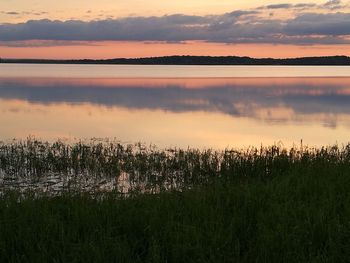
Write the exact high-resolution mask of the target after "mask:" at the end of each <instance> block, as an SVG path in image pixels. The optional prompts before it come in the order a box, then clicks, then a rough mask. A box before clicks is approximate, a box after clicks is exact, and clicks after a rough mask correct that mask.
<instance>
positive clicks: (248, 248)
mask: <svg viewBox="0 0 350 263" xmlns="http://www.w3.org/2000/svg"><path fill="white" fill-rule="evenodd" d="M334 149H335V148H333V153H332V154H331V153H330V152H332V151H327V154H326V151H325V150H324V151H323V154H320V152H322V151H321V150H320V151H319V152H318V154H316V152H314V153H315V155H311V154H310V153H307V154H305V152H304V153H303V154H302V155H300V156H299V157H298V158H296V157H295V158H292V159H291V157H290V154H288V155H286V156H285V157H283V158H282V157H281V156H280V157H278V158H277V157H275V158H274V159H273V160H274V161H271V162H270V163H268V162H267V159H265V158H262V157H261V158H257V157H256V158H255V159H251V161H250V162H248V161H247V162H246V163H245V164H244V165H245V166H238V164H237V166H235V169H233V168H232V167H231V168H232V169H231V170H230V169H225V170H221V172H222V174H221V176H216V177H206V178H209V179H208V180H205V181H201V182H200V183H198V184H192V187H191V188H192V189H187V190H186V189H182V191H166V192H161V193H159V194H134V195H131V196H129V197H123V196H121V195H120V194H119V193H118V192H111V193H103V194H102V193H101V194H98V193H94V194H87V193H83V192H82V193H80V194H68V193H63V194H62V195H60V196H54V197H52V196H44V195H43V196H40V197H37V196H36V195H34V194H31V193H27V194H25V195H23V194H19V193H18V192H6V193H3V195H2V196H1V198H0V262H350V242H349V240H350V164H349V161H348V159H346V158H345V157H346V150H345V149H343V150H342V151H339V150H334ZM340 152H341V153H342V154H340ZM335 153H336V154H335ZM249 156H251V158H253V157H252V156H253V155H249ZM264 156H265V155H264ZM317 156H318V157H317ZM332 156H333V157H332ZM246 157H247V156H246ZM265 157H266V156H265ZM287 157H288V158H287ZM248 159H249V158H248V157H247V158H246V160H248ZM262 160H264V162H262ZM240 162H242V160H241V161H240ZM260 162H262V163H264V164H265V166H263V167H265V169H264V170H263V171H260V172H259V171H258V170H257V167H262V164H261V163H260ZM241 164H242V163H241ZM247 164H249V165H247ZM242 165H243V164H242ZM242 167H243V168H242ZM241 168H242V169H241Z"/></svg>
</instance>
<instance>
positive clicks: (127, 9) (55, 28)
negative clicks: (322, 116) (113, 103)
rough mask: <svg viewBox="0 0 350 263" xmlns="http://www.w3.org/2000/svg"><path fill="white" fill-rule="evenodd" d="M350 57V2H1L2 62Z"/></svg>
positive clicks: (27, 0)
mask: <svg viewBox="0 0 350 263" xmlns="http://www.w3.org/2000/svg"><path fill="white" fill-rule="evenodd" d="M165 55H213V56H217V55H220V56H226V55H237V56H251V57H276V58H281V57H301V56H327V55H349V56H350V0H329V1H320V0H313V1H312V0H301V1H300V0H293V1H291V0H290V1H288V0H286V1H281V0H279V1H276V0H275V1H268V0H259V1H256V0H250V1H248V0H244V1H242V0H241V1H239V0H236V1H232V0H191V1H188V0H177V1H173V0H172V1H170V0H148V1H145V0H143V1H142V0H74V1H72V0H61V1H54V0H0V57H3V58H54V59H69V58H73V59H76V58H94V59H98V58H116V57H128V58H133V57H150V56H165Z"/></svg>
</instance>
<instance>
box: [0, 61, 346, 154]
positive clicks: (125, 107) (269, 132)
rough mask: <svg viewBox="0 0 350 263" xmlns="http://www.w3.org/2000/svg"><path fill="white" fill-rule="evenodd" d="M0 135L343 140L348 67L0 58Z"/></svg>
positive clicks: (242, 143) (202, 143)
mask: <svg viewBox="0 0 350 263" xmlns="http://www.w3.org/2000/svg"><path fill="white" fill-rule="evenodd" d="M0 112H1V114H0V123H1V126H0V127H1V128H0V140H5V141H6V140H10V139H12V138H26V137H27V136H29V135H32V136H35V137H36V138H40V139H45V140H55V139H58V138H61V139H62V138H63V139H68V140H72V139H89V138H92V137H98V138H116V139H117V140H120V141H121V142H144V143H147V144H149V143H152V144H156V145H158V146H160V147H169V146H179V147H188V146H190V147H199V148H209V147H212V148H225V147H246V146H252V145H253V146H260V145H261V144H263V145H269V144H274V143H278V144H282V145H284V146H288V147H289V146H291V145H293V143H294V144H297V145H299V144H300V140H303V143H304V144H308V145H310V146H320V145H329V144H334V143H338V144H343V143H348V142H349V141H350V136H349V135H350V67H296V66H293V67H282V66H281V67H279V66H272V67H270V66H132V65H127V66H122V65H118V66H117V65H113V66H112V65H109V66H105V65H22V64H0Z"/></svg>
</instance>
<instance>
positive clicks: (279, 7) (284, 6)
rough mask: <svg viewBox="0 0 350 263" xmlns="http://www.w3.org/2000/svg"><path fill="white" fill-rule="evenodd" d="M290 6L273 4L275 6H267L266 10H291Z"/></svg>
mask: <svg viewBox="0 0 350 263" xmlns="http://www.w3.org/2000/svg"><path fill="white" fill-rule="evenodd" d="M291 7H293V5H292V4H275V5H267V6H266V8H267V9H282V8H291Z"/></svg>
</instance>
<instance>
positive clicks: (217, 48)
mask: <svg viewBox="0 0 350 263" xmlns="http://www.w3.org/2000/svg"><path fill="white" fill-rule="evenodd" d="M0 54H1V57H3V58H39V59H84V58H87V59H107V58H120V57H123V58H137V57H154V56H171V55H196V56H201V55H203V56H249V57H255V58H264V57H273V58H290V57H304V56H334V55H347V56H350V45H310V46H298V45H273V44H223V43H208V42H200V41H195V42H187V43H159V42H156V43H147V42H129V41H120V42H117V41H114V42H113V41H102V42H86V44H85V43H74V42H72V45H69V44H67V45H64V46H38V47H10V46H4V45H2V46H1V45H0Z"/></svg>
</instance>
